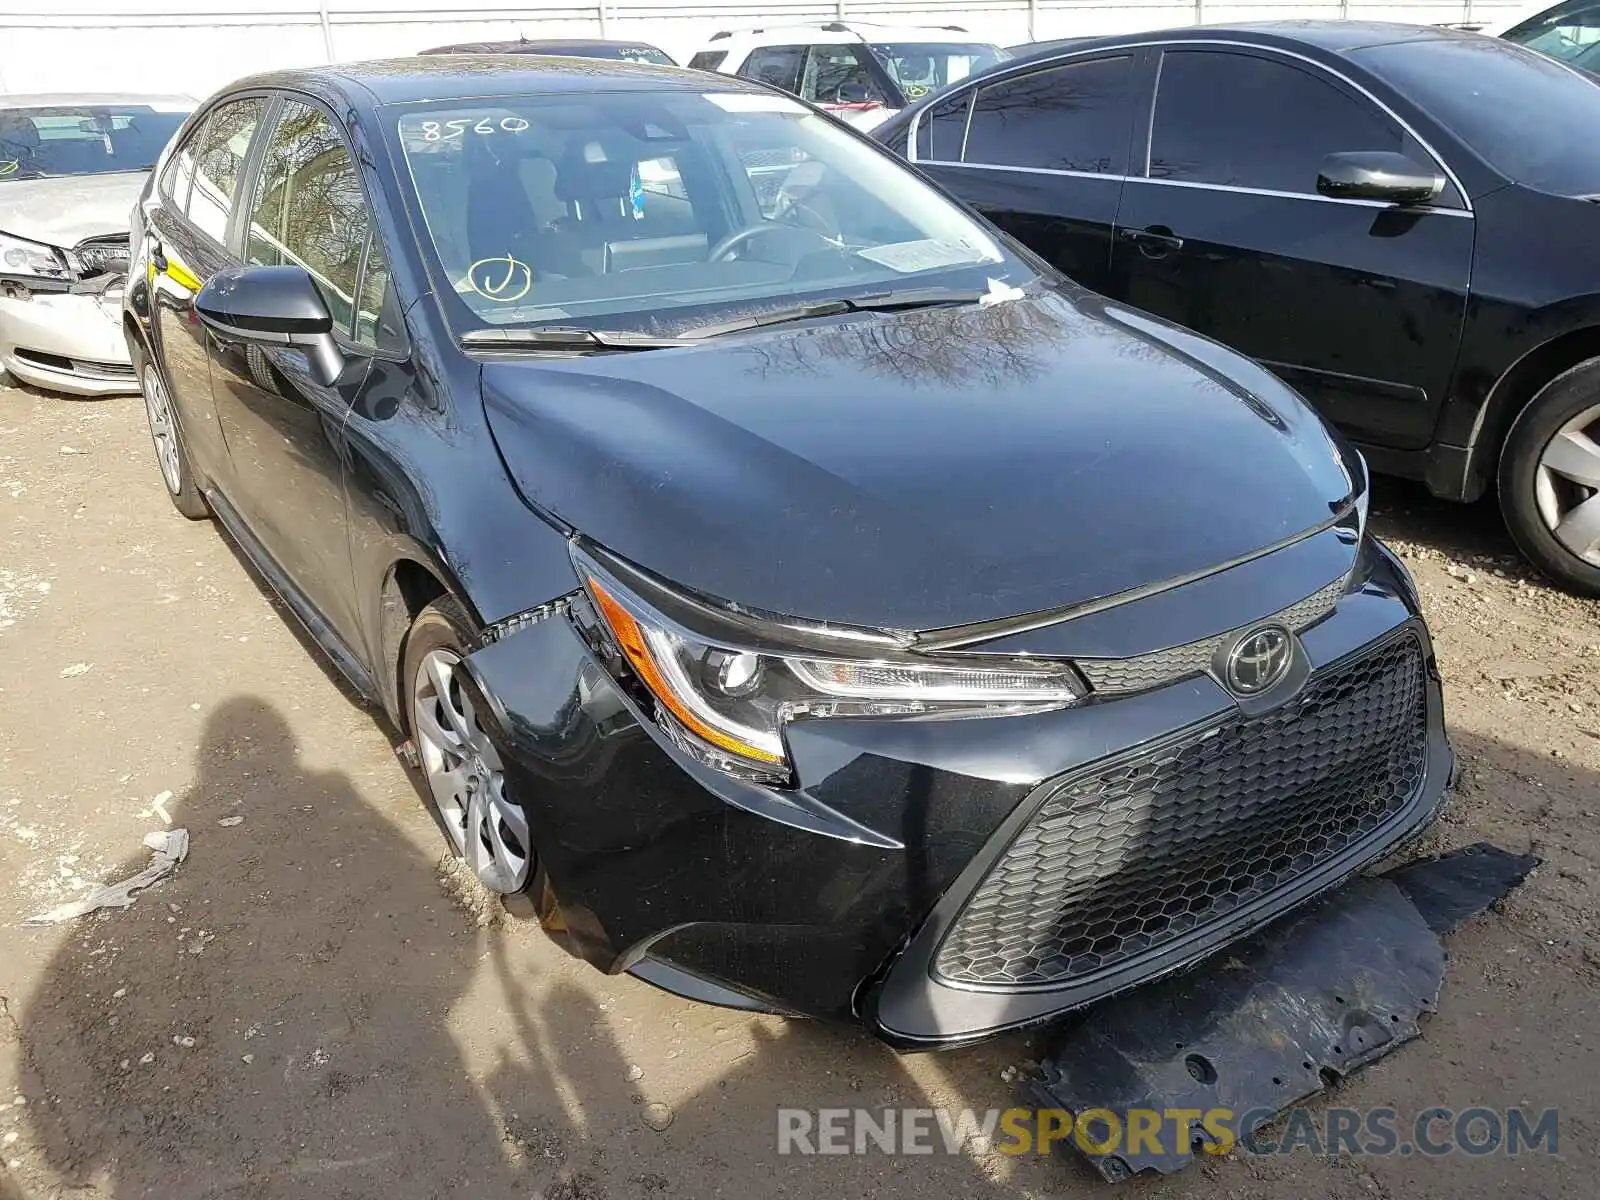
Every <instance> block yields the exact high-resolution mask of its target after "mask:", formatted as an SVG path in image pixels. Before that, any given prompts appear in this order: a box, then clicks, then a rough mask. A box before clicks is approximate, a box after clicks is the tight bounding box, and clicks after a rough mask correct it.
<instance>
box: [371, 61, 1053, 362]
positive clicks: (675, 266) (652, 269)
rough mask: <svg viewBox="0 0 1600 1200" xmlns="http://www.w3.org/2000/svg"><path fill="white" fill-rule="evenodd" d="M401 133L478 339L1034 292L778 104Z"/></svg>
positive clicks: (900, 185)
mask: <svg viewBox="0 0 1600 1200" xmlns="http://www.w3.org/2000/svg"><path fill="white" fill-rule="evenodd" d="M397 131H398V136H399V141H400V146H401V149H402V151H403V153H404V156H405V159H406V162H407V164H408V166H409V167H410V174H411V179H412V182H413V184H414V186H415V189H416V196H417V200H418V202H419V206H420V209H421V212H422V216H423V219H424V221H425V223H426V227H427V232H428V236H429V240H431V242H432V250H433V253H434V255H435V258H436V263H435V267H436V269H437V271H438V272H439V273H440V275H441V277H442V278H441V282H442V283H444V285H445V286H442V287H440V288H439V291H440V292H441V293H442V294H444V295H445V297H446V306H447V307H448V308H450V309H451V310H452V312H453V316H452V321H453V323H454V322H456V321H460V322H461V323H464V324H465V325H466V326H467V327H469V328H470V327H475V326H482V325H517V324H534V323H537V324H555V325H561V326H574V325H577V326H582V327H585V328H605V329H631V330H636V331H644V332H651V333H670V332H672V331H673V330H675V329H683V328H687V327H689V326H693V325H699V324H702V323H705V322H706V321H708V320H715V319H720V318H723V317H725V316H727V315H728V314H730V313H736V312H739V311H741V310H742V311H750V310H753V309H756V308H760V307H762V306H763V305H764V306H765V307H767V308H772V307H773V306H774V302H778V303H779V304H781V305H788V304H790V303H794V302H799V301H804V300H810V299H831V298H835V297H839V298H848V297H850V296H852V295H866V294H878V293H882V292H885V291H889V290H894V289H899V288H916V289H919V290H920V289H926V288H929V287H943V286H948V287H950V288H952V289H956V288H960V289H972V288H980V289H981V288H983V287H985V286H986V285H987V281H988V280H989V279H990V278H993V279H996V280H999V281H1002V282H1005V283H1009V284H1017V283H1020V282H1023V281H1025V280H1027V279H1029V278H1031V277H1032V272H1030V271H1029V270H1028V269H1027V268H1026V267H1025V266H1023V264H1022V263H1020V262H1018V261H1017V260H1016V259H1014V258H1012V257H1011V256H1010V255H1009V254H1007V253H1006V252H1005V251H1004V250H1002V248H1001V247H1000V246H999V244H998V243H997V242H996V241H995V240H994V238H993V237H992V236H991V235H990V234H989V233H988V232H986V231H985V229H984V228H983V227H982V226H980V225H979V224H977V223H976V222H975V221H973V220H972V218H970V217H969V216H967V215H966V213H964V212H963V211H962V210H961V209H959V208H958V207H956V206H955V205H954V204H952V203H950V202H949V201H947V200H945V199H944V198H943V197H942V196H940V195H939V194H938V193H937V192H935V191H933V190H932V189H931V188H929V187H927V186H926V185H924V184H923V183H921V182H920V181H919V180H918V179H917V178H916V176H914V175H913V174H911V173H910V172H909V171H908V170H906V169H905V168H904V167H902V166H900V165H899V164H898V163H897V162H896V161H895V160H894V159H892V158H890V157H889V156H887V155H885V154H883V153H881V152H880V151H878V150H876V149H875V148H873V147H872V146H870V145H868V144H866V143H864V142H862V141H860V140H859V139H857V138H856V137H855V136H854V135H852V134H851V133H849V132H847V131H846V130H845V129H843V128H842V127H841V126H839V125H838V124H836V123H835V122H834V121H833V120H832V119H831V118H829V117H826V116H822V115H820V114H818V113H816V112H814V111H812V110H811V109H809V108H807V107H806V106H804V105H802V104H800V103H799V102H798V101H795V100H792V99H789V98H787V97H782V96H776V95H766V94H756V93H749V92H714V93H709V94H704V95H699V94H695V93H690V92H681V91H654V92H607V93H595V94H590V95H584V96H571V95H561V96H549V97H537V98H533V97H520V96H519V97H507V98H505V99H499V100H476V101H473V102H471V103H470V104H461V103H459V102H456V103H454V104H452V105H450V106H448V107H447V106H443V105H430V106H426V107H420V106H419V107H416V108H411V109H408V110H407V111H406V112H405V113H404V115H402V116H401V117H400V118H399V121H398V124H397ZM451 297H453V298H454V299H453V300H452V299H450V298H451ZM708 310H709V311H708Z"/></svg>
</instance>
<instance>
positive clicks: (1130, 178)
mask: <svg viewBox="0 0 1600 1200" xmlns="http://www.w3.org/2000/svg"><path fill="white" fill-rule="evenodd" d="M917 165H918V166H923V167H955V168H957V169H959V170H963V171H1004V172H1006V173H1007V174H1013V175H1018V174H1020V175H1058V176H1066V177H1068V178H1072V179H1104V180H1108V181H1111V182H1114V183H1148V184H1154V185H1155V186H1157V187H1175V188H1193V189H1195V190H1196V191H1203V192H1237V193H1238V194H1240V195H1242V196H1270V197H1272V198H1273V199H1277V200H1313V201H1315V202H1316V203H1318V204H1345V205H1351V206H1354V207H1356V208H1381V209H1394V210H1396V211H1403V212H1410V213H1416V214H1418V215H1419V216H1422V215H1429V216H1437V217H1466V218H1468V219H1469V220H1470V219H1471V217H1472V213H1470V212H1468V211H1467V210H1466V209H1464V208H1437V207H1434V206H1432V205H1426V206H1420V205H1419V206H1412V207H1406V206H1402V205H1395V204H1391V203H1390V202H1389V201H1387V200H1355V199H1351V198H1349V197H1347V196H1322V195H1318V194H1317V193H1316V192H1280V191H1275V190H1274V189H1272V188H1248V187H1236V186H1234V185H1233V184H1231V183H1197V182H1195V181H1193V180H1188V179H1151V178H1150V177H1149V176H1148V175H1112V174H1101V173H1100V172H1097V171H1065V170H1060V169H1058V168H1055V167H1002V166H996V165H995V164H994V163H969V162H947V161H946V160H944V159H938V158H924V159H919V160H918V163H917Z"/></svg>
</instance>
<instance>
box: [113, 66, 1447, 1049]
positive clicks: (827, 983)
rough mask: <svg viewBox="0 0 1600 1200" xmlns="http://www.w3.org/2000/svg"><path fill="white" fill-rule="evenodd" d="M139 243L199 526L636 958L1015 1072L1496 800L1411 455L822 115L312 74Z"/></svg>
mask: <svg viewBox="0 0 1600 1200" xmlns="http://www.w3.org/2000/svg"><path fill="white" fill-rule="evenodd" d="M139 222H140V223H139V227H138V228H137V229H136V230H135V233H134V244H133V254H134V263H135V266H134V270H133V275H132V278H133V281H134V282H133V285H132V286H131V287H130V288H129V289H128V301H127V314H126V315H127V333H128V338H129V342H130V345H131V347H132V350H133V354H134V358H135V362H136V363H137V364H138V368H139V371H140V377H141V379H142V382H143V386H144V395H145V400H146V403H147V408H148V412H149V419H150V428H151V432H152V435H153V438H154V442H155V448H156V458H157V461H158V464H159V466H160V472H161V477H162V478H163V479H164V480H165V483H166V487H167V490H168V491H169V492H170V493H171V496H172V499H173V501H174V502H175V503H176V505H177V507H178V509H179V510H180V511H181V512H182V513H183V514H184V515H185V516H189V517H195V518H200V517H204V516H207V515H213V516H215V518H216V519H217V520H218V521H219V522H220V523H221V524H222V525H223V526H224V527H225V528H226V530H227V531H228V533H229V534H230V535H231V536H232V537H233V538H234V539H235V540H236V541H237V542H238V544H239V545H240V546H241V547H242V548H243V550H244V552H245V553H246V554H247V555H248V556H249V558H250V559H251V560H252V561H253V562H254V563H255V564H256V566H257V567H258V568H259V569H260V571H261V573H262V574H263V575H264V576H265V577H266V578H267V579H268V580H270V581H271V583H272V584H273V586H274V587H275V588H276V589H277V590H278V591H279V592H281V593H282V595H283V596H284V598H285V600H286V601H287V602H288V604H289V605H290V607H292V608H293V609H294V611H295V612H296V613H297V614H298V615H299V616H300V617H301V619H302V620H303V621H304V622H305V624H306V626H307V627H308V628H309V629H310V631H311V633H312V634H313V636H314V637H315V638H316V639H317V641H318V642H320V643H321V644H322V646H323V647H325V648H326V650H327V652H328V654H329V655H330V657H331V658H332V659H333V660H334V662H336V663H337V664H338V665H339V667H340V668H341V669H342V670H343V671H344V673H345V674H347V675H348V676H349V677H350V679H351V680H352V681H353V682H354V683H355V685H356V687H357V688H359V689H360V690H361V692H362V693H363V694H364V695H366V696H367V697H368V698H370V700H371V701H372V702H373V703H374V704H375V705H377V706H380V707H381V708H382V709H383V710H384V711H385V712H386V713H387V715H388V717H389V718H390V719H391V720H392V721H393V722H395V723H396V724H397V725H398V726H399V728H400V729H401V730H402V731H403V732H404V735H405V737H406V738H407V739H408V740H409V746H410V747H411V748H412V749H414V767H415V770H416V772H417V777H418V779H419V782H420V784H421V787H422V790H423V792H424V794H425V795H426V796H427V797H428V798H429V799H430V801H431V802H432V803H433V804H434V805H435V806H436V808H437V812H438V816H439V819H440V822H441V824H442V826H443V827H444V829H445V831H446V832H447V833H448V835H449V837H450V838H451V839H452V841H453V843H454V845H455V847H456V848H457V850H458V851H459V852H460V853H461V854H462V856H463V857H464V858H465V860H466V862H467V863H468V864H469V865H470V867H471V868H472V870H473V871H474V872H475V873H476V875H477V877H478V878H479V879H481V880H482V881H483V883H484V884H485V885H487V886H488V887H489V888H491V889H493V890H495V891H498V892H501V893H506V894H508V895H525V896H527V897H528V907H531V908H532V909H533V910H535V911H536V912H538V913H539V915H540V916H541V917H542V918H543V919H544V920H545V922H546V923H547V925H548V926H549V927H550V928H551V929H552V930H553V931H556V932H557V933H558V934H559V935H560V936H561V937H563V938H565V939H566V940H567V943H568V945H569V946H571V947H572V948H573V949H574V950H575V951H576V952H577V953H579V954H581V955H583V956H585V957H586V958H587V959H589V960H590V961H592V962H593V963H594V964H595V965H597V966H599V967H600V968H602V969H604V970H606V971H611V972H621V971H628V972H632V973H633V974H634V975H636V976H639V977H642V978H644V979H647V980H650V981H652V982H654V983H656V984H659V985H660V986H662V987H665V988H669V989H671V990H673V991H676V992H679V993H682V994H685V995H689V996H694V997H698V998H701V999H705V1000H710V1001H714V1002H718V1003H722V1004H728V1005H736V1006H741V1007H749V1008H765V1009H773V1010H777V1011H784V1012H794V1013H806V1014H815V1015H819V1016H828V1017H848V1018H854V1019H858V1020H861V1021H863V1022H865V1023H866V1024H867V1025H868V1026H869V1027H870V1028H872V1029H873V1030H874V1031H875V1032H877V1033H878V1034H879V1035H880V1036H882V1037H883V1038H885V1039H887V1040H889V1041H891V1042H893V1043H896V1044H898V1045H903V1046H919V1045H938V1044H949V1043H953V1042H959V1041H963V1040H969V1039H972V1038H975V1037H978V1036H981V1035H983V1034H986V1033H990V1032H993V1031H996V1030H1000V1029H1006V1028H1012V1027H1015V1026H1018V1025H1022V1024H1026V1023H1029V1022H1032V1021H1037V1020H1041V1019H1044V1018H1046V1017H1049V1016H1051V1015H1053V1014H1056V1013H1059V1012H1062V1011H1065V1010H1067V1009H1071V1008H1074V1007H1077V1006H1080V1005H1083V1004H1085V1003H1087V1002H1089V1001H1092V1000H1094V999H1096V998H1099V997H1102V996H1105V995H1107V994H1109V993H1111V992H1114V991H1117V990H1119V989H1122V988H1126V987H1128V986H1130V985H1132V984H1134V983H1137V982H1139V981H1141V980H1144V979H1147V978H1149V977H1151V976H1153V975H1156V974H1158V973H1161V972H1165V971H1169V970H1173V969H1176V968H1178V967H1181V966H1183V965H1185V964H1187V963H1191V962H1193V961H1195V960H1197V959H1198V958H1200V957H1202V956H1204V955H1206V954H1208V953H1210V952H1212V951H1214V950H1216V949H1217V948H1218V947H1220V946H1222V945H1224V944H1226V943H1227V942H1229V941H1230V940H1231V939H1234V938H1236V937H1238V936H1239V935H1241V934H1242V933H1243V932H1244V931H1246V930H1248V929H1251V928H1253V927H1255V926H1258V925H1260V924H1261V923H1263V922H1265V921H1267V920H1269V919H1270V918H1272V917H1274V916H1276V915H1277V914H1280V913H1282V912H1283V911H1285V910H1286V909H1288V908H1290V907H1292V906H1294V905H1296V904H1298V903H1300V902H1302V901H1304V900H1306V899H1307V898H1308V897H1310V896H1312V895H1314V894H1316V893H1318V892H1319V891H1321V890H1323V889H1325V888H1327V887H1328V886H1330V885H1331V884H1332V883H1334V882H1335V881H1337V880H1339V879H1341V878H1343V877H1346V876H1348V875H1349V874H1350V873H1351V872H1353V871H1356V870H1358V869H1359V868H1361V867H1363V866H1365V865H1366V864H1368V863H1370V862H1372V861H1373V860H1375V859H1376V858H1378V857H1379V856H1381V855H1383V854H1385V853H1387V852H1389V851H1391V850H1392V849H1394V848H1395V847H1396V846H1398V845H1399V844H1401V843H1402V842H1403V841H1405V840H1406V839H1407V838H1408V837H1409V836H1410V835H1412V834H1413V833H1415V832H1416V831H1417V830H1418V829H1420V828H1421V827H1422V826H1423V825H1424V824H1426V823H1427V821H1428V820H1429V819H1430V818H1431V816H1432V815H1433V813H1434V811H1435V809H1436V807H1437V805H1438V803H1439V801H1440V798H1441V796H1442V794H1443V792H1444V790H1445V786H1446V783H1447V779H1448V775H1449V769H1450V761H1451V759H1450V751H1449V749H1448V746H1447V744H1446V741H1445V737H1444V732H1443V727H1442V720H1441V715H1440V699H1439V684H1438V677H1437V673H1436V671H1435V667H1434V661H1433V652H1432V650H1431V648H1430V645H1429V640H1428V635H1427V632H1426V630H1425V628H1424V626H1423V623H1422V620H1421V617H1420V616H1419V614H1418V610H1417V601H1416V596H1415V593H1414V591H1413V589H1412V586H1411V583H1410V581H1409V579H1408V577H1407V575H1406V572H1405V570H1404V569H1403V568H1402V567H1401V566H1400V564H1399V563H1398V562H1397V561H1396V560H1395V559H1394V558H1393V557H1392V556H1391V555H1390V554H1389V553H1388V551H1386V550H1385V549H1384V548H1383V547H1382V546H1381V545H1379V544H1378V543H1377V542H1376V541H1374V540H1373V539H1372V538H1371V537H1370V536H1368V535H1367V532H1366V529H1365V522H1366V503H1367V478H1366V474H1365V469H1364V467H1363V464H1362V460H1361V459H1360V457H1359V456H1358V455H1357V454H1355V453H1354V452H1353V451H1352V450H1351V449H1350V448H1349V447H1348V446H1347V445H1346V444H1345V443H1344V442H1343V441H1342V440H1340V438H1339V437H1338V436H1337V435H1335V434H1333V433H1332V432H1330V430H1329V429H1328V427H1327V426H1326V425H1324V424H1323V422H1322V421H1321V419H1320V418H1318V417H1317V416H1316V415H1315V414H1314V413H1313V412H1312V411H1311V410H1310V409H1309V408H1307V407H1306V406H1305V404H1304V403H1302V402H1301V400H1300V399H1299V398H1298V397H1297V396H1296V395H1295V394H1294V393H1293V392H1292V391H1290V390H1289V389H1288V388H1287V387H1286V386H1285V385H1284V384H1283V383H1281V382H1280V381H1279V380H1278V379H1276V378H1275V377H1274V376H1273V375H1271V374H1269V373H1268V372H1267V371H1265V370H1263V369H1262V368H1260V367H1258V366H1256V365H1254V364H1252V363H1251V362H1250V361H1248V360H1247V359H1244V358H1242V357H1240V356H1238V355H1236V354H1234V353H1233V352H1231V351H1228V350H1226V349H1224V348H1222V347H1221V346H1219V345H1217V344H1216V343H1213V342H1209V341H1206V340H1205V339H1203V338H1200V337H1197V336H1195V335H1194V334H1191V333H1187V332H1185V331H1183V330H1181V329H1179V328H1177V327H1176V326H1172V325H1168V324H1165V323H1163V322H1162V321H1160V320H1158V319H1155V318H1152V317H1149V316H1146V315H1144V314H1142V313H1139V312H1137V311H1135V310H1133V309H1131V308H1127V307H1125V306H1122V305H1118V304H1114V303H1108V302H1107V301H1105V300H1102V299H1100V298H1099V297H1096V296H1094V295H1092V294H1090V293H1088V292H1085V291H1082V290H1080V289H1079V288H1077V287H1076V286H1075V285H1073V284H1071V283H1069V282H1067V281H1066V280H1064V279H1062V278H1061V277H1060V276H1058V275H1057V274H1055V273H1054V272H1053V271H1052V270H1051V269H1050V268H1049V267H1047V266H1045V265H1043V264H1042V263H1040V262H1038V261H1037V260H1035V259H1034V258H1033V257H1031V256H1030V255H1029V254H1028V253H1027V252H1026V251H1023V250H1021V249H1019V248H1017V247H1015V246H1013V245H1012V244H1011V243H1010V242H1009V241H1008V240H1007V239H1006V238H1005V236H1004V235H1002V234H1000V233H998V232H996V231H995V230H994V229H992V228H990V227H988V226H986V225H984V224H982V223H981V222H979V221H977V220H975V219H974V218H973V217H971V216H970V215H968V213H967V212H966V211H965V210H963V209H962V208H960V207H959V206H957V205H956V204H954V203H952V202H950V201H949V200H947V199H946V198H945V197H944V196H942V195H941V194H939V193H938V192H937V191H936V190H934V189H933V188H931V187H929V186H927V185H926V184H924V183H923V182H922V181H921V180H919V179H918V178H917V177H916V176H915V175H914V174H913V173H912V172H910V171H909V170H907V169H906V168H905V167H904V166H903V165H902V164H900V163H899V162H898V160H896V159H895V158H894V157H893V156H892V155H890V154H889V153H888V152H887V151H885V150H883V149H882V148H880V147H878V146H877V145H875V144H873V143H872V142H870V141H868V140H867V139H865V138H863V137H861V136H860V135H858V134H856V133H854V132H852V131H850V130H847V129H845V128H844V127H842V126H841V125H839V124H838V123H837V122H835V121H833V120H832V119H830V118H829V117H827V116H826V115H824V114H822V113H820V112H818V111H817V110H815V109H813V108H810V107H808V106H806V105H805V104H803V103H801V102H799V101H797V100H795V99H794V98H792V97H788V96H784V95H782V94H780V93H778V92H775V91H772V90H769V89H765V88H763V87H761V86H760V85H756V84H749V83H745V82H743V81H740V80H736V79H732V78H726V79H724V78H717V77H712V76H708V75H704V74H698V73H692V72H688V71H679V70H676V69H671V68H658V67H651V66H642V65H633V64H618V65H615V66H613V65H610V64H604V65H598V64H595V63H587V64H582V65H580V64H576V63H571V62H562V61H556V60H551V61H548V62H529V61H514V60H511V59H508V58H505V57H499V58H487V57H486V58H482V59H453V58H452V59H442V58H441V59H434V60H432V61H428V60H419V59H412V60H407V61H396V62H387V63H376V64H371V65H366V66H350V67H339V68H328V69H325V70H318V71H307V72H296V73H290V74H282V75H274V76H268V77H262V78H257V79H252V80H248V81H245V82H243V83H240V84H238V85H236V86H234V87H231V88H229V89H227V90H226V91H224V92H222V93H221V94H220V95H218V96H216V97H214V98H213V99H212V100H211V101H209V102H208V103H207V104H206V105H204V106H203V107H202V109H201V110H200V111H199V112H198V113H197V114H196V115H195V117H194V118H193V119H192V120H191V121H190V122H189V123H188V124H187V126H186V127H185V128H184V130H183V131H182V132H181V133H180V135H179V136H178V138H177V140H176V142H175V144H174V146H173V147H172V148H171V149H170V150H169V151H168V153H167V155H166V157H165V158H164V159H163V161H162V163H161V164H160V168H159V170H158V171H157V173H156V176H155V181H154V182H153V183H152V185H151V187H150V189H149V191H148V192H147V194H146V195H145V197H144V199H143V201H142V203H141V205H140V208H139Z"/></svg>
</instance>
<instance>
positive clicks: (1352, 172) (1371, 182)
mask: <svg viewBox="0 0 1600 1200" xmlns="http://www.w3.org/2000/svg"><path fill="white" fill-rule="evenodd" d="M1443 190H1444V176H1443V175H1441V174H1439V173H1438V172H1437V171H1432V170H1427V169H1424V168H1422V167H1419V166H1418V165H1417V164H1416V163H1415V162H1413V161H1412V160H1411V159H1410V158H1409V157H1407V156H1406V155H1404V154H1396V153H1395V152H1394V151H1392V150H1350V151H1347V152H1345V153H1343V154H1330V155H1328V157H1327V158H1325V159H1323V160H1322V170H1321V171H1320V172H1318V174H1317V191H1318V192H1319V193H1321V194H1322V195H1324V196H1334V197H1337V198H1338V199H1341V200H1387V201H1389V202H1390V203H1391V204H1426V203H1427V202H1428V201H1430V200H1432V199H1433V198H1434V197H1435V196H1437V195H1438V194H1439V193H1440V192H1441V191H1443Z"/></svg>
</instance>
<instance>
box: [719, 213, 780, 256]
mask: <svg viewBox="0 0 1600 1200" xmlns="http://www.w3.org/2000/svg"><path fill="white" fill-rule="evenodd" d="M771 229H772V224H771V222H769V221H761V222H759V223H757V224H755V225H746V226H745V227H744V228H743V229H735V230H734V231H733V232H732V233H730V234H729V235H728V236H727V237H725V238H723V239H722V240H721V241H720V242H718V243H717V244H716V245H715V246H713V247H711V250H710V252H709V253H708V254H707V255H706V261H707V262H721V261H722V260H723V259H725V258H727V257H728V254H729V252H730V251H732V250H734V249H736V248H737V247H739V246H742V245H744V244H745V243H746V242H748V241H749V240H750V239H751V238H753V237H756V236H757V235H759V234H763V233H767V232H769V231H770V230H771Z"/></svg>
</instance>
